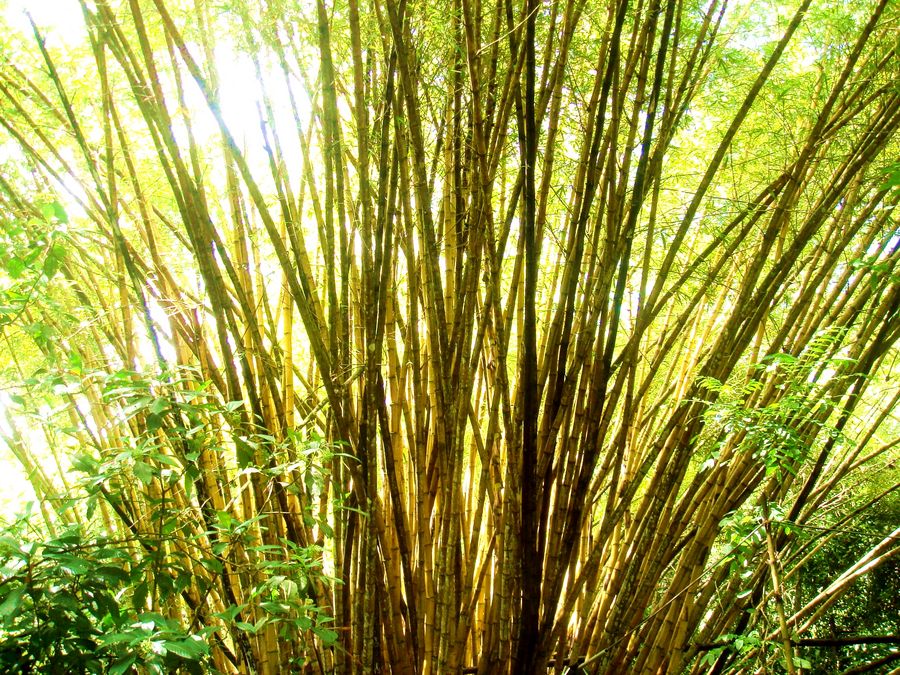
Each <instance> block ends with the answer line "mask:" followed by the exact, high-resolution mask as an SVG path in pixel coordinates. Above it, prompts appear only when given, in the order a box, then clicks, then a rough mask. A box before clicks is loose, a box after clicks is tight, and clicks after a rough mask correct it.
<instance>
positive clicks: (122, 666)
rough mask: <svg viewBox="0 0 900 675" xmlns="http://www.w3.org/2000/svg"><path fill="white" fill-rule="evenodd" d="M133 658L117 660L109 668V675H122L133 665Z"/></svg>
mask: <svg viewBox="0 0 900 675" xmlns="http://www.w3.org/2000/svg"><path fill="white" fill-rule="evenodd" d="M135 660H136V659H135V657H133V656H127V657H125V658H123V659H119V660H118V661H116V662H115V663H114V664H112V665H111V666H110V667H109V671H108V672H109V675H124V673H127V672H128V671H129V670H131V667H132V666H133V665H134V664H135Z"/></svg>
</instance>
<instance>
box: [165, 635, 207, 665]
mask: <svg viewBox="0 0 900 675" xmlns="http://www.w3.org/2000/svg"><path fill="white" fill-rule="evenodd" d="M165 647H166V649H167V650H168V651H170V652H172V653H173V654H177V655H178V656H180V657H181V658H183V659H188V660H191V661H196V660H197V659H199V658H200V657H202V656H204V655H206V654H207V653H208V651H209V647H207V645H206V644H204V643H203V642H202V641H201V640H195V639H194V638H188V639H187V640H179V641H178V642H169V641H166V642H165Z"/></svg>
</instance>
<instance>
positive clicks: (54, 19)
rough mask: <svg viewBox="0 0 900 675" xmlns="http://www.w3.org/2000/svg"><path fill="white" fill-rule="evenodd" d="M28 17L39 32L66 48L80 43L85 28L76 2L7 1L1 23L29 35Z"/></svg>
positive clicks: (70, 0) (53, 0)
mask: <svg viewBox="0 0 900 675" xmlns="http://www.w3.org/2000/svg"><path fill="white" fill-rule="evenodd" d="M28 14H30V15H31V18H32V19H34V22H35V23H36V24H37V26H38V28H39V29H40V30H41V32H42V33H47V34H48V36H53V37H54V38H57V39H59V40H61V41H62V42H64V43H66V44H67V45H76V44H81V43H82V42H83V41H84V37H85V34H86V29H85V25H84V16H83V15H82V13H81V6H80V5H79V4H78V2H77V1H76V0H6V2H5V11H4V20H5V21H6V23H7V24H8V25H9V26H10V27H12V28H15V29H17V30H18V31H20V32H21V33H22V34H23V35H31V32H32V31H31V24H30V23H29V21H28Z"/></svg>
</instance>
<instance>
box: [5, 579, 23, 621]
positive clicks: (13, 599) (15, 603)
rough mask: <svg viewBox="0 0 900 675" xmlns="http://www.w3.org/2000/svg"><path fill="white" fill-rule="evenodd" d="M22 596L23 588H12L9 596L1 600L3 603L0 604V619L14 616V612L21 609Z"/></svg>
mask: <svg viewBox="0 0 900 675" xmlns="http://www.w3.org/2000/svg"><path fill="white" fill-rule="evenodd" d="M24 595H25V587H24V586H19V587H18V588H14V589H13V590H12V591H10V593H9V595H7V596H6V597H5V598H4V599H3V602H2V603H0V618H6V617H10V616H14V615H15V613H16V610H17V609H19V607H21V604H22V596H24Z"/></svg>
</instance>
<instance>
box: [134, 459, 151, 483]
mask: <svg viewBox="0 0 900 675" xmlns="http://www.w3.org/2000/svg"><path fill="white" fill-rule="evenodd" d="M134 475H135V476H137V479H138V480H139V481H141V482H142V483H143V484H144V485H150V483H151V482H152V481H153V477H154V476H155V475H156V469H154V468H153V467H152V466H150V465H149V464H146V463H145V462H140V461H138V462H135V463H134Z"/></svg>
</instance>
